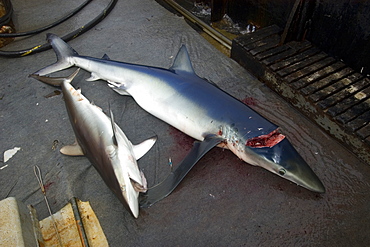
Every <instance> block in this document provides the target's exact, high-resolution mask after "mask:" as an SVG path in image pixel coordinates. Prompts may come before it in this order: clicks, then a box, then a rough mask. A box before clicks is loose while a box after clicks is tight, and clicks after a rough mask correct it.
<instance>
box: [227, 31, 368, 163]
mask: <svg viewBox="0 0 370 247" xmlns="http://www.w3.org/2000/svg"><path fill="white" fill-rule="evenodd" d="M280 33H281V29H280V28H279V27H277V26H276V25H273V26H269V27H266V28H262V29H260V30H258V31H256V32H255V33H251V34H246V35H243V36H240V37H238V38H236V39H234V40H233V45H232V50H231V57H232V58H233V59H234V60H236V61H237V62H239V63H240V64H241V65H242V66H244V67H245V68H246V69H248V70H249V71H251V72H252V73H253V74H254V75H255V76H256V77H257V78H259V79H260V80H261V81H263V82H264V83H265V84H266V85H268V86H269V87H270V88H271V89H273V90H275V91H276V92H278V93H279V94H280V95H281V96H282V97H284V98H285V99H287V100H288V101H289V102H290V103H291V104H292V105H294V106H295V107H297V108H298V109H299V110H300V111H301V112H303V113H304V114H305V115H307V116H308V117H309V118H310V119H312V120H313V121H315V122H316V123H317V124H318V125H319V126H321V127H322V128H323V129H325V130H326V131H327V132H328V133H329V134H330V135H332V136H333V137H335V138H336V139H338V140H339V141H340V142H342V143H343V144H345V145H346V146H347V147H349V148H350V149H351V150H352V151H353V152H354V153H356V154H357V155H358V156H359V157H360V158H362V159H363V160H364V161H366V162H367V163H369V164H370V123H369V120H370V97H369V96H370V80H369V79H368V78H366V77H364V76H363V75H362V74H360V73H357V72H355V71H354V70H353V69H351V68H349V67H348V66H346V64H345V63H343V62H341V61H338V60H336V59H334V58H333V57H331V56H329V55H328V54H326V53H325V52H322V51H320V50H319V49H318V48H317V47H315V46H314V45H313V44H311V43H310V42H309V41H302V42H296V41H293V42H289V43H286V44H284V45H279V43H280V39H281V37H280Z"/></svg>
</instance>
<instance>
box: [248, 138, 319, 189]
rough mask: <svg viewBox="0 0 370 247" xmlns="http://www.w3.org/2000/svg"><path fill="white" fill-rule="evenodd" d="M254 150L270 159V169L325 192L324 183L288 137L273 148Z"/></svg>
mask: <svg viewBox="0 0 370 247" xmlns="http://www.w3.org/2000/svg"><path fill="white" fill-rule="evenodd" d="M253 151H254V152H255V153H257V154H258V155H259V156H262V157H263V158H264V159H265V160H268V163H269V164H268V165H267V166H270V167H271V168H272V169H268V170H270V171H273V172H274V173H276V174H277V175H279V176H280V177H282V178H285V179H287V180H289V181H292V182H294V183H296V184H297V185H300V186H302V187H304V188H306V189H308V190H311V191H314V192H317V193H324V192H325V187H324V185H323V183H322V182H321V181H320V179H319V178H318V177H317V175H316V174H315V173H314V171H313V170H312V169H311V168H310V166H309V165H308V164H307V163H306V161H305V160H304V159H303V158H302V157H301V155H300V154H299V153H298V152H297V151H296V150H295V149H294V147H293V146H292V144H291V143H290V142H289V141H288V140H287V139H286V138H285V139H284V140H282V141H281V142H280V143H278V144H276V145H275V146H274V147H272V148H268V147H267V148H255V149H253ZM263 167H266V166H263Z"/></svg>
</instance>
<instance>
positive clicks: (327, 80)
mask: <svg viewBox="0 0 370 247" xmlns="http://www.w3.org/2000/svg"><path fill="white" fill-rule="evenodd" d="M345 66H346V65H345V64H344V63H342V62H337V63H335V64H333V66H329V67H332V70H333V71H336V70H338V69H340V70H339V71H337V72H334V73H332V74H330V75H329V76H326V77H324V78H322V79H320V80H318V81H315V82H313V83H311V84H310V85H307V86H306V87H305V88H302V89H301V92H302V93H303V94H304V95H309V94H313V93H314V92H316V91H318V90H320V89H322V88H324V87H326V86H328V85H331V84H332V83H334V82H335V81H338V80H340V79H342V78H343V77H345V76H347V75H349V74H351V73H352V72H353V70H352V69H351V68H348V67H347V68H344V69H342V68H343V67H345Z"/></svg>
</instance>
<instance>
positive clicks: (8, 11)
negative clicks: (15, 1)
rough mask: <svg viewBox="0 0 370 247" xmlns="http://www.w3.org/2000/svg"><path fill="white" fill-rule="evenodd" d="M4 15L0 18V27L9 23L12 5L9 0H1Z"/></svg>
mask: <svg viewBox="0 0 370 247" xmlns="http://www.w3.org/2000/svg"><path fill="white" fill-rule="evenodd" d="M3 4H4V8H5V15H3V16H2V17H1V18H0V27H1V26H4V25H6V24H8V23H9V21H10V18H11V17H12V14H13V5H12V3H11V2H10V0H3Z"/></svg>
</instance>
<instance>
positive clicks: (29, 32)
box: [0, 0, 92, 38]
mask: <svg viewBox="0 0 370 247" xmlns="http://www.w3.org/2000/svg"><path fill="white" fill-rule="evenodd" d="M3 1H4V2H5V1H6V2H9V3H10V0H3ZM91 1H92V0H87V1H86V2H84V3H83V4H81V5H80V6H79V7H77V8H76V9H74V10H73V11H72V12H71V13H69V14H68V15H66V16H64V17H63V18H61V19H60V20H57V21H55V22H53V23H51V24H49V25H47V26H45V27H42V28H38V29H35V30H32V31H27V32H21V33H2V34H0V38H13V37H21V36H27V35H32V34H37V33H41V32H43V31H45V30H47V29H50V28H52V27H55V26H57V25H59V24H61V23H62V22H64V21H66V20H68V19H69V18H71V17H72V16H74V15H75V14H77V13H78V12H79V11H80V10H81V9H83V8H84V7H85V6H86V5H88V4H89V3H90V2H91ZM10 5H11V3H10ZM12 11H13V8H12ZM0 26H2V25H0Z"/></svg>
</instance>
